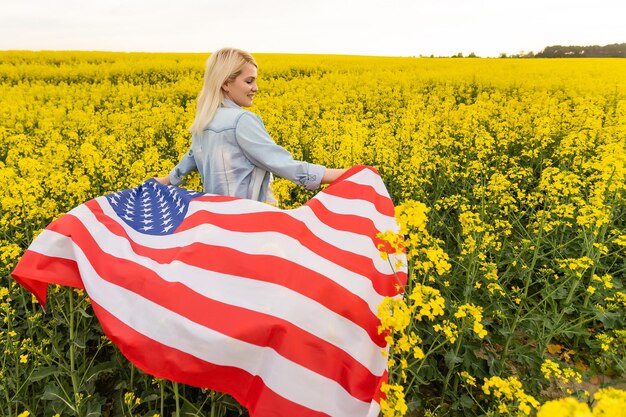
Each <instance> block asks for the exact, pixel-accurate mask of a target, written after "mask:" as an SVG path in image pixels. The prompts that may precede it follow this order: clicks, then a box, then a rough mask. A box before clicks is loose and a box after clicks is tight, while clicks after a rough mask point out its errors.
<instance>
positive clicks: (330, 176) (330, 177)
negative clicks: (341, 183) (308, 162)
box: [322, 168, 347, 184]
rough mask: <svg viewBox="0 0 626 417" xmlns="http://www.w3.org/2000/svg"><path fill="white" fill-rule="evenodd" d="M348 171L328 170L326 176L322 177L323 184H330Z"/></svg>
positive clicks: (325, 172)
mask: <svg viewBox="0 0 626 417" xmlns="http://www.w3.org/2000/svg"><path fill="white" fill-rule="evenodd" d="M346 171H347V169H336V168H326V171H324V176H322V184H330V183H331V182H333V181H335V180H336V179H337V178H339V177H341V176H342V175H343V173H344V172H346Z"/></svg>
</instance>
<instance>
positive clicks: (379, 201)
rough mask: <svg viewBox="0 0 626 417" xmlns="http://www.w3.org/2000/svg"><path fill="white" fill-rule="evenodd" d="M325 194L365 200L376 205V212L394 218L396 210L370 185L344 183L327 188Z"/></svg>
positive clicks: (386, 198)
mask: <svg viewBox="0 0 626 417" xmlns="http://www.w3.org/2000/svg"><path fill="white" fill-rule="evenodd" d="M323 193H325V194H329V195H334V196H335V197H341V198H345V199H352V200H364V201H367V202H369V203H372V204H374V207H376V211H378V212H379V213H380V214H382V215H384V216H389V217H394V215H395V209H394V207H393V203H392V202H391V200H389V198H388V197H383V196H381V195H380V194H378V193H377V192H376V190H375V189H373V188H372V187H371V186H369V185H364V184H358V183H355V182H350V181H343V182H340V183H338V184H335V185H332V186H330V187H328V188H326V189H325V190H324V191H323Z"/></svg>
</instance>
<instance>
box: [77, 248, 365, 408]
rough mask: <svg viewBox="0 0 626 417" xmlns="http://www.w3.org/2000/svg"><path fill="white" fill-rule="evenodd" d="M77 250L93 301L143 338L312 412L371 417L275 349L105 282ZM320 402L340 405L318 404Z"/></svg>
mask: <svg viewBox="0 0 626 417" xmlns="http://www.w3.org/2000/svg"><path fill="white" fill-rule="evenodd" d="M72 243H73V242H72ZM72 251H73V252H74V254H75V256H76V262H77V263H78V265H79V269H80V272H81V276H82V278H83V283H84V284H85V289H86V290H87V292H88V293H89V296H90V298H91V299H93V300H94V302H96V303H97V304H98V305H100V306H101V307H102V308H104V309H105V310H107V311H108V312H109V313H110V314H112V315H113V316H115V317H116V318H117V319H118V320H120V321H121V322H123V323H124V324H126V325H127V326H129V327H131V328H132V329H134V330H136V331H137V332H139V333H141V334H143V335H144V336H146V337H148V338H150V339H153V340H155V341H157V342H159V343H161V344H163V345H165V346H169V347H172V348H175V349H178V350H180V351H183V352H185V353H188V354H190V355H193V356H195V357H197V358H199V359H202V360H204V361H206V362H210V363H213V364H216V365H220V366H233V367H237V368H239V369H243V370H245V371H246V372H248V373H250V374H252V375H258V376H259V377H260V378H261V379H262V380H263V382H264V383H265V385H266V386H267V387H268V388H270V389H271V390H273V391H274V392H276V393H277V394H279V395H280V396H282V397H284V398H286V399H288V400H290V401H293V402H295V403H298V404H300V405H303V406H305V407H307V408H310V409H312V410H316V411H320V412H323V413H326V414H328V415H331V416H337V417H340V416H346V417H352V416H354V415H366V414H368V412H369V411H370V403H367V402H364V401H360V400H358V399H356V398H354V397H352V396H351V395H350V394H349V393H348V392H347V391H346V390H345V389H344V388H343V387H342V386H341V385H340V384H338V383H337V382H335V381H333V380H332V379H329V378H326V377H324V376H322V375H319V374H317V373H315V372H312V371H310V370H308V369H307V368H305V367H303V366H301V365H299V364H297V363H295V362H292V361H289V360H287V359H285V358H284V357H282V356H281V355H279V354H278V353H277V352H276V351H275V350H273V349H271V348H268V347H260V346H257V345H254V344H250V343H246V342H243V341H240V340H238V339H234V338H231V337H229V336H226V335H224V334H222V333H219V332H216V331H214V330H212V329H209V328H207V327H205V326H202V325H199V324H198V323H195V322H193V321H191V320H189V319H187V318H186V317H184V316H181V315H179V314H176V313H173V312H172V311H170V310H168V309H166V308H164V307H162V306H160V305H158V304H156V303H153V302H151V301H149V300H147V299H145V298H143V297H141V296H139V295H137V294H135V293H133V292H132V291H129V290H126V289H125V288H122V287H119V286H117V285H114V284H112V283H110V282H108V281H106V280H104V279H102V278H101V277H100V276H98V274H97V273H96V272H95V271H94V269H93V267H92V266H91V264H90V263H89V260H88V259H87V257H86V256H85V254H84V253H83V252H82V250H81V249H80V247H78V246H76V245H73V249H72ZM137 311H141V312H142V313H141V314H137ZM163 329H169V331H167V332H165V331H163ZM207 346H211V349H206V347H207ZM260 365H262V367H260ZM320 398H336V399H337V401H333V402H331V401H319V399H320Z"/></svg>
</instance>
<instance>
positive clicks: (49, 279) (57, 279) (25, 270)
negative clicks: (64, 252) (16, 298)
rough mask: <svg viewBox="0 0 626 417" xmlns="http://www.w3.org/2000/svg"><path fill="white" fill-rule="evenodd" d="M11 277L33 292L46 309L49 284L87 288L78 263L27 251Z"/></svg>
mask: <svg viewBox="0 0 626 417" xmlns="http://www.w3.org/2000/svg"><path fill="white" fill-rule="evenodd" d="M11 276H12V277H13V278H14V279H15V280H16V281H17V282H19V283H20V284H21V285H22V286H23V287H24V288H26V289H27V290H28V291H30V292H32V293H33V294H34V295H35V297H37V301H39V304H41V306H42V308H45V307H46V294H47V292H48V284H58V285H67V286H69V287H75V288H85V286H84V285H83V281H82V279H81V277H80V274H79V273H78V270H77V268H76V262H74V261H72V260H69V259H63V258H56V257H48V256H42V255H41V254H39V253H37V252H33V251H31V250H26V252H24V255H22V258H21V260H20V262H19V263H18V264H17V266H16V267H15V269H14V270H13V272H11Z"/></svg>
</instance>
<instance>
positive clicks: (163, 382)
mask: <svg viewBox="0 0 626 417" xmlns="http://www.w3.org/2000/svg"><path fill="white" fill-rule="evenodd" d="M160 385H161V413H160V414H159V415H160V416H162V417H165V414H163V408H164V405H165V381H164V380H161V381H160Z"/></svg>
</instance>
